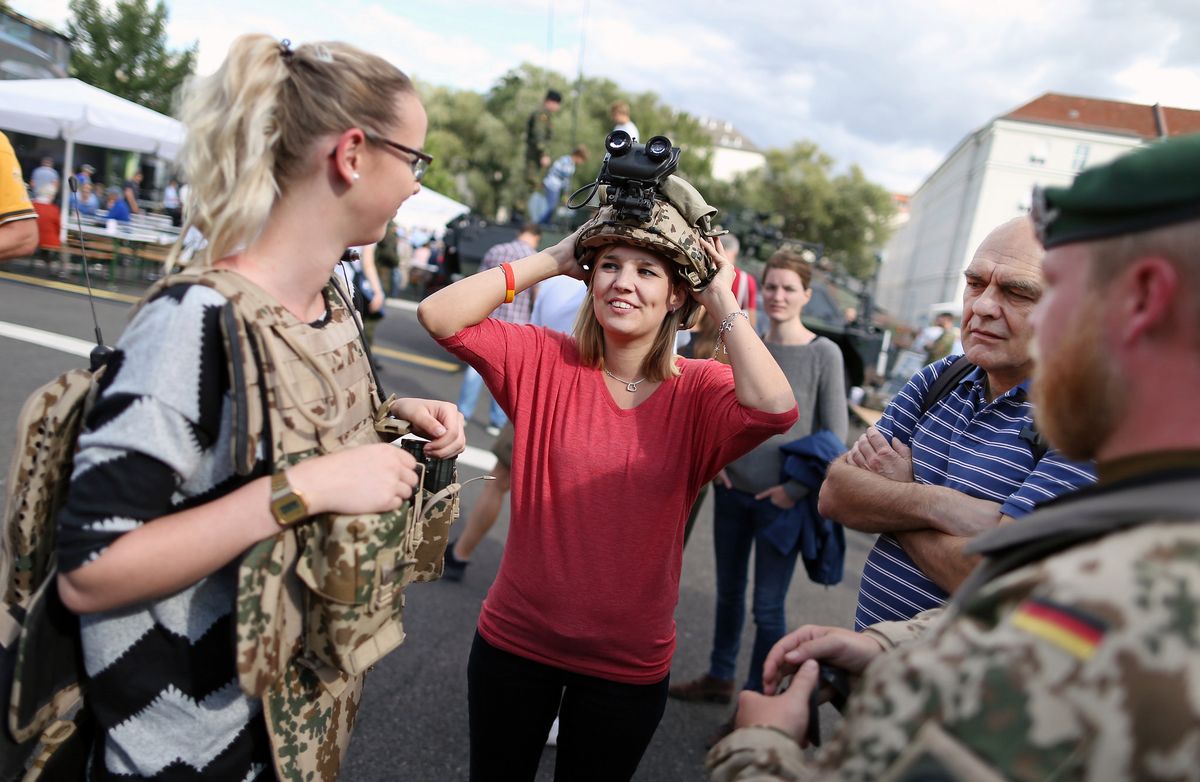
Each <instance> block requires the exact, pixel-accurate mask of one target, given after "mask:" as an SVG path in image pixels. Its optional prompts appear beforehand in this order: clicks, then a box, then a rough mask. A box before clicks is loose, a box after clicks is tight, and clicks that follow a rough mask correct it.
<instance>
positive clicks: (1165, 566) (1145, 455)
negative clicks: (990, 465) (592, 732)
mask: <svg viewBox="0 0 1200 782" xmlns="http://www.w3.org/2000/svg"><path fill="white" fill-rule="evenodd" d="M1197 171H1200V136H1190V137H1180V138H1175V139H1171V140H1167V141H1163V142H1158V143H1154V144H1152V145H1150V146H1148V147H1146V148H1143V149H1139V150H1137V151H1135V152H1132V153H1130V154H1128V155H1126V156H1124V157H1122V158H1119V159H1118V160H1116V161H1115V162H1113V163H1110V164H1108V165H1104V166H1100V167H1097V168H1094V169H1091V170H1089V171H1085V172H1084V173H1082V174H1080V175H1079V176H1078V177H1077V178H1076V179H1075V181H1074V183H1073V184H1072V185H1071V186H1070V187H1067V188H1046V189H1045V190H1037V191H1035V194H1034V208H1033V219H1034V221H1035V223H1036V225H1037V228H1038V230H1039V234H1040V237H1041V240H1042V242H1043V244H1044V245H1045V247H1046V250H1047V253H1046V258H1045V264H1044V272H1045V276H1046V293H1045V295H1044V296H1043V298H1042V300H1041V302H1040V303H1039V305H1038V310H1037V312H1036V314H1035V316H1034V317H1035V325H1036V339H1037V343H1038V350H1039V355H1040V356H1042V357H1043V359H1042V360H1040V361H1039V363H1038V368H1037V370H1036V372H1035V376H1034V389H1035V391H1034V395H1035V398H1036V402H1035V403H1036V405H1037V409H1038V418H1039V426H1041V428H1042V430H1043V431H1044V433H1045V434H1046V435H1047V436H1048V438H1049V439H1050V441H1051V442H1052V443H1054V444H1055V445H1056V446H1057V447H1059V448H1061V449H1062V450H1063V452H1064V453H1065V454H1067V456H1068V457H1069V458H1074V459H1091V458H1094V459H1096V461H1097V463H1098V468H1099V478H1100V479H1099V483H1098V484H1097V485H1096V486H1095V487H1093V488H1089V489H1084V490H1081V491H1079V492H1076V493H1075V494H1072V495H1067V496H1065V497H1063V498H1061V499H1060V500H1058V501H1055V502H1052V503H1049V504H1048V505H1045V506H1043V507H1042V508H1040V509H1039V510H1037V511H1035V512H1034V513H1033V514H1032V515H1030V516H1029V517H1027V518H1026V519H1025V520H1022V521H1021V522H1020V523H1019V524H1012V525H1007V526H1003V527H1001V528H999V529H997V530H995V531H993V532H991V533H988V534H987V535H983V536H980V537H979V538H978V539H976V540H975V541H973V542H972V543H971V544H970V546H969V547H968V550H969V551H971V552H973V553H979V554H982V555H984V560H983V563H982V564H981V566H980V567H979V569H978V570H976V571H975V572H974V574H973V575H972V576H971V577H970V578H969V579H968V581H967V582H966V583H965V584H964V585H963V587H962V588H961V589H960V590H959V591H958V592H957V593H956V594H955V595H954V597H953V599H952V602H951V603H950V604H949V606H947V607H946V608H945V609H935V610H934V611H931V612H927V613H926V614H922V615H920V616H918V617H917V618H916V619H914V620H912V621H909V622H900V623H885V624H879V625H874V626H872V627H869V628H868V629H867V630H866V631H865V632H864V633H861V634H856V633H852V632H850V631H848V630H842V629H838V628H828V627H815V626H807V627H802V628H800V629H799V630H797V631H795V632H794V633H793V634H792V635H790V636H788V637H787V638H785V639H784V640H783V641H781V642H780V643H779V644H778V645H777V646H776V647H775V649H773V650H772V653H771V656H770V657H769V658H768V661H767V665H766V669H765V670H766V680H767V682H768V685H767V691H768V692H774V691H775V690H776V689H777V687H778V685H779V682H780V679H781V676H782V675H784V674H789V673H794V674H795V675H794V677H793V678H792V681H791V685H790V687H789V688H788V689H787V690H786V691H785V692H784V693H782V694H781V695H775V696H764V695H757V694H743V696H742V700H741V708H740V709H739V712H738V721H739V725H740V726H742V729H740V730H738V731H736V732H735V733H733V734H732V735H731V736H729V737H728V738H727V739H726V740H725V741H723V742H722V743H721V744H719V745H717V746H716V747H714V748H713V750H712V752H711V753H710V754H709V756H708V765H709V767H710V769H711V770H712V777H713V779H714V780H722V781H724V780H810V779H862V780H867V779H887V780H906V779H918V778H921V779H961V780H993V779H1020V780H1041V779H1089V780H1100V779H1105V780H1107V779H1162V780H1168V779H1170V780H1177V779H1200V696H1198V693H1200V417H1197V415H1196V409H1195V407H1196V405H1195V398H1196V389H1197V388H1198V387H1200V176H1197V173H1196V172H1197ZM818 660H819V661H821V663H822V664H832V665H836V666H840V667H842V668H844V669H846V670H848V671H849V672H850V673H851V674H852V675H853V676H857V677H860V680H859V681H858V683H857V686H856V687H855V689H854V693H853V694H852V695H851V697H850V700H849V702H848V704H847V707H846V710H845V712H844V717H845V719H844V723H843V724H842V726H841V729H840V730H839V731H838V733H837V736H836V737H835V739H834V742H833V744H832V746H829V747H827V748H825V749H823V750H822V751H820V752H818V753H816V755H815V756H812V757H805V755H804V754H803V752H802V750H801V746H800V744H799V743H798V742H799V741H800V737H801V736H803V735H804V734H805V731H806V728H807V725H808V722H809V694H810V692H811V691H812V689H813V687H814V684H815V682H816V681H817V679H818V665H817V661H818Z"/></svg>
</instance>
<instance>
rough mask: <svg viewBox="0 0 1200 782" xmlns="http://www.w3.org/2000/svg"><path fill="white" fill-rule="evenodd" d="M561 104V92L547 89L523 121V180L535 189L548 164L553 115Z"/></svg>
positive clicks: (552, 133) (552, 131)
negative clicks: (537, 105)
mask: <svg viewBox="0 0 1200 782" xmlns="http://www.w3.org/2000/svg"><path fill="white" fill-rule="evenodd" d="M561 106H562V94H560V93H559V92H558V91H557V90H547V91H546V97H545V98H544V99H543V100H542V107H541V108H540V109H538V110H537V111H535V112H533V113H532V114H530V115H529V119H528V120H527V121H526V123H525V181H526V183H528V185H529V187H530V188H532V189H535V190H536V189H537V187H538V186H539V185H540V184H541V182H542V172H543V171H545V170H546V168H547V167H548V166H549V165H550V139H551V137H552V136H553V135H554V115H555V113H557V112H558V110H559V108H560V107H561Z"/></svg>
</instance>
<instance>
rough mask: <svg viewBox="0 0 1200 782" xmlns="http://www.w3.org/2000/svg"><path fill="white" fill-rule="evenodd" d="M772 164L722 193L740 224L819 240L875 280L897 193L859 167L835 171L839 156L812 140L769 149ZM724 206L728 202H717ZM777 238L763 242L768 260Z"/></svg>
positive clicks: (841, 263) (855, 272)
mask: <svg viewBox="0 0 1200 782" xmlns="http://www.w3.org/2000/svg"><path fill="white" fill-rule="evenodd" d="M765 156H766V165H764V166H763V167H762V168H760V169H757V170H754V171H751V172H749V173H747V174H743V175H742V176H739V177H738V178H737V179H736V180H735V181H734V183H733V185H732V186H731V187H729V188H727V189H721V188H718V193H719V195H720V197H721V199H722V201H724V204H725V205H726V206H727V207H728V210H727V211H728V212H729V213H731V214H733V215H735V216H737V217H739V218H741V220H740V223H739V224H738V226H737V227H738V228H739V229H740V230H746V229H747V228H749V226H750V225H751V224H758V225H759V226H762V225H766V226H767V227H768V228H769V229H771V231H772V232H774V233H777V234H778V235H779V236H781V237H783V238H786V239H799V240H801V241H805V242H812V243H819V244H821V245H823V246H824V248H825V256H826V257H827V258H829V259H830V260H831V261H832V262H833V263H834V264H835V265H837V266H838V267H840V268H841V269H842V270H843V271H845V272H846V273H847V274H850V275H852V276H854V277H857V278H859V279H863V280H866V279H870V277H871V276H872V275H873V274H874V272H875V263H876V261H875V251H876V250H877V249H878V248H879V246H880V245H882V244H883V242H884V241H886V240H887V234H888V223H889V221H890V220H891V217H892V215H893V213H894V211H895V207H894V205H893V203H892V198H891V195H890V194H889V193H888V192H887V190H885V189H884V188H882V187H880V186H879V185H876V184H874V183H873V182H870V181H869V180H867V178H866V177H865V176H863V173H862V171H861V170H860V169H859V168H858V167H857V166H852V167H851V168H850V170H849V171H848V172H847V173H845V174H841V175H838V176H834V175H833V167H834V160H833V158H832V157H830V156H829V155H827V154H826V153H824V152H822V151H821V150H820V149H819V148H818V147H817V145H816V144H814V143H812V142H811V141H801V142H798V143H796V144H794V145H793V146H792V147H791V148H789V149H772V150H768V151H767V152H766V155H765ZM714 201H715V203H717V205H718V206H721V205H722V201H716V200H715V199H714ZM776 249H778V243H777V242H774V243H773V242H767V243H764V244H763V245H761V247H760V251H759V255H760V258H764V259H765V257H766V256H767V255H769V254H770V253H771V252H773V251H774V250H776Z"/></svg>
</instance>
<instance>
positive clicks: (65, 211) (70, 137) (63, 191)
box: [34, 133, 87, 263]
mask: <svg viewBox="0 0 1200 782" xmlns="http://www.w3.org/2000/svg"><path fill="white" fill-rule="evenodd" d="M66 142H67V151H66V153H65V154H64V155H63V175H62V178H61V179H60V180H59V193H58V195H59V201H60V206H59V209H60V210H61V211H62V225H61V226H59V229H58V241H59V243H60V244H62V246H63V247H66V246H67V218H68V216H69V215H70V214H71V210H70V205H71V195H70V193H71V188H70V187H68V186H67V177H69V176H71V174H73V173H74V171H75V136H74V134H73V133H71V134H67V135H66ZM34 195H35V196H36V195H37V193H34ZM84 263H87V260H86V259H85V260H84Z"/></svg>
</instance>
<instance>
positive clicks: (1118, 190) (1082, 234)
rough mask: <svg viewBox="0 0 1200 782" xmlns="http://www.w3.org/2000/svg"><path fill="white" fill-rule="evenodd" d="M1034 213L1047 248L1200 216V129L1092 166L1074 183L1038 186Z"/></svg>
mask: <svg viewBox="0 0 1200 782" xmlns="http://www.w3.org/2000/svg"><path fill="white" fill-rule="evenodd" d="M1031 217H1032V218H1033V223H1034V226H1035V227H1036V228H1037V232H1038V238H1039V239H1041V241H1042V245H1043V246H1045V247H1046V248H1047V249H1049V248H1051V247H1057V246H1059V245H1062V244H1071V243H1072V242H1089V241H1093V240H1095V239H1107V238H1109V237H1113V236H1121V235H1123V234H1131V233H1138V232H1140V231H1148V230H1150V229H1151V228H1158V227H1160V226H1164V225H1170V224H1171V223H1179V222H1184V221H1186V220H1192V219H1196V218H1200V133H1197V134H1194V135H1190V136H1176V137H1175V138H1171V139H1167V140H1165V141H1156V142H1153V143H1150V144H1147V145H1146V146H1144V147H1140V148H1139V149H1136V150H1134V151H1133V152H1129V153H1127V154H1125V155H1122V156H1121V157H1119V158H1117V159H1116V160H1114V161H1112V162H1111V163H1107V164H1105V165H1103V166H1096V167H1095V168H1089V169H1088V170H1087V171H1084V172H1083V173H1082V174H1080V175H1079V176H1077V177H1075V181H1074V182H1072V183H1071V186H1070V187H1047V188H1041V187H1035V188H1034V189H1033V208H1032V210H1031Z"/></svg>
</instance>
